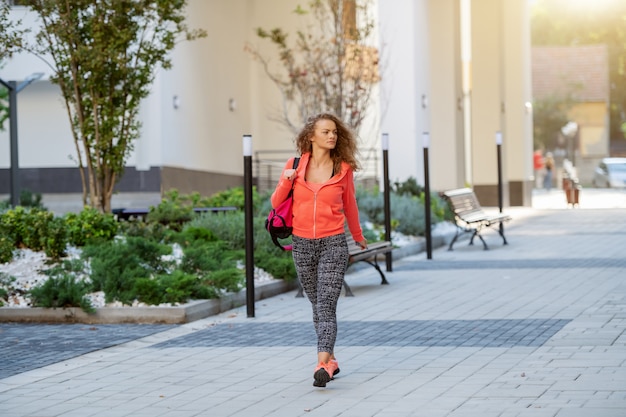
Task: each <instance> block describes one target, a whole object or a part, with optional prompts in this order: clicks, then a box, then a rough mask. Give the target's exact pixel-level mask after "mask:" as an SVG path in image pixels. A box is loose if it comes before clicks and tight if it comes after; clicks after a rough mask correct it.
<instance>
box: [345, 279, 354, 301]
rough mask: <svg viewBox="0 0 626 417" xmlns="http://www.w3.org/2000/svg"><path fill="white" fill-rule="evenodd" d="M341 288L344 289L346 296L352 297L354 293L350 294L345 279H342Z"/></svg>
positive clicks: (350, 291)
mask: <svg viewBox="0 0 626 417" xmlns="http://www.w3.org/2000/svg"><path fill="white" fill-rule="evenodd" d="M343 288H344V289H345V290H346V297H354V294H352V290H351V289H350V286H349V285H348V283H347V282H346V280H345V279H344V280H343Z"/></svg>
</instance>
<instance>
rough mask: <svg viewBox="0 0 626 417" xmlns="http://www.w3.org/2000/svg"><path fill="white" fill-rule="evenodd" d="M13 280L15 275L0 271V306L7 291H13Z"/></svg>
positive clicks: (7, 293) (4, 300) (4, 299)
mask: <svg viewBox="0 0 626 417" xmlns="http://www.w3.org/2000/svg"><path fill="white" fill-rule="evenodd" d="M13 282H15V277H12V276H10V275H7V274H5V273H3V272H0V307H2V306H4V303H5V302H6V301H7V297H8V296H9V293H11V292H13V291H14V288H13Z"/></svg>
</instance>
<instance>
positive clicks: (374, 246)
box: [296, 232, 393, 297]
mask: <svg viewBox="0 0 626 417" xmlns="http://www.w3.org/2000/svg"><path fill="white" fill-rule="evenodd" d="M346 241H347V242H348V255H349V258H348V268H349V267H350V265H353V264H355V263H357V262H366V263H368V264H370V265H372V266H373V267H374V268H376V270H377V271H378V273H379V274H380V279H381V282H380V284H381V285H387V284H389V281H387V278H386V277H385V274H384V272H383V270H382V269H380V265H378V256H379V255H383V254H386V253H388V252H391V251H392V250H393V246H392V244H391V242H388V241H382V242H374V243H368V244H367V249H361V247H360V246H359V245H358V244H357V243H356V242H355V241H354V239H353V238H352V235H351V234H350V232H346ZM343 286H344V289H345V291H346V297H354V294H353V293H352V290H351V289H350V286H349V285H348V283H347V282H346V280H345V279H344V280H343ZM296 297H304V294H303V290H302V286H301V285H300V281H298V293H297V294H296Z"/></svg>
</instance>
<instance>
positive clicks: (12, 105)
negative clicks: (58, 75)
mask: <svg viewBox="0 0 626 417" xmlns="http://www.w3.org/2000/svg"><path fill="white" fill-rule="evenodd" d="M41 77H43V72H36V73H33V74H31V75H29V76H28V77H26V79H25V80H24V81H22V82H21V83H20V84H19V85H18V84H17V82H15V81H4V80H3V79H2V78H0V84H2V85H4V86H5V87H6V88H7V89H8V90H9V130H10V147H11V170H10V174H11V206H13V207H15V206H18V205H19V204H20V177H19V160H18V157H17V156H18V153H17V93H19V92H20V91H22V90H23V89H24V88H25V87H26V86H27V85H29V84H30V83H32V82H33V81H35V80H38V79H40V78H41Z"/></svg>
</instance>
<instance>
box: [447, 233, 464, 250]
mask: <svg viewBox="0 0 626 417" xmlns="http://www.w3.org/2000/svg"><path fill="white" fill-rule="evenodd" d="M460 235H461V234H460V233H459V229H458V228H457V229H456V234H455V235H454V238H453V239H452V242H450V245H448V250H449V251H451V250H452V246H454V242H456V240H457V239H458V238H459V236H460Z"/></svg>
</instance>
